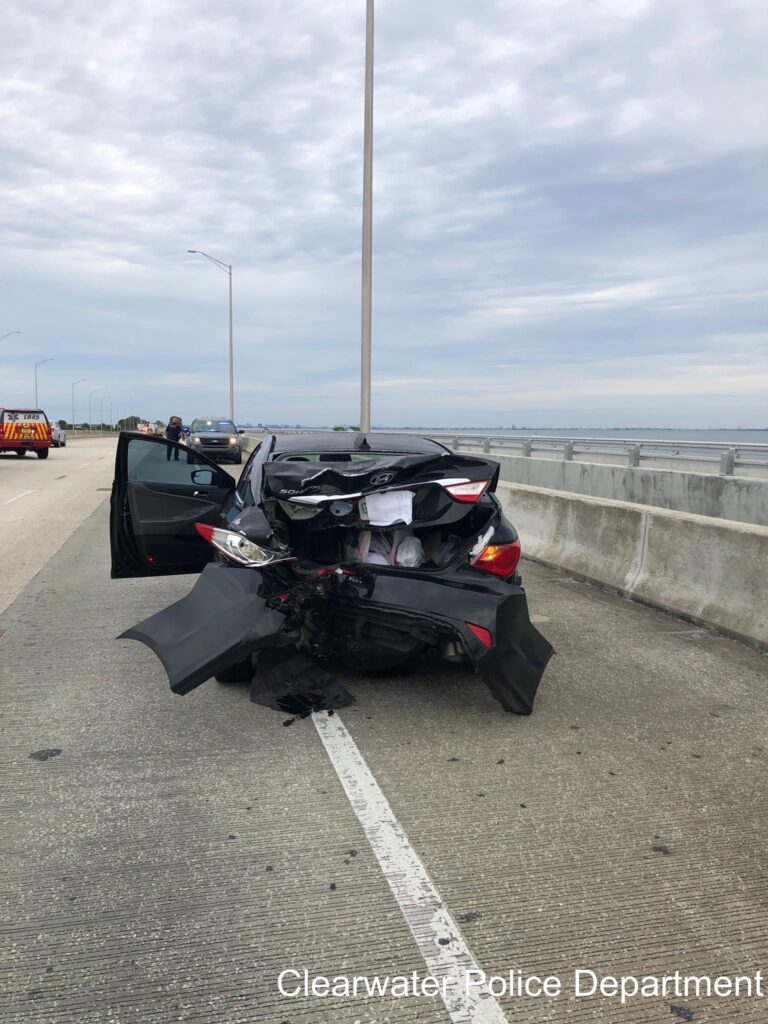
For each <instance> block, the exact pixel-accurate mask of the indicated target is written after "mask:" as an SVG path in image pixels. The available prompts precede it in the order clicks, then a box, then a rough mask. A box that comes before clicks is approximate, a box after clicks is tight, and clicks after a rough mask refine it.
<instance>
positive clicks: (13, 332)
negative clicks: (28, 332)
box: [0, 331, 21, 341]
mask: <svg viewBox="0 0 768 1024" xmlns="http://www.w3.org/2000/svg"><path fill="white" fill-rule="evenodd" d="M12 334H21V331H8V333H7V334H0V341H5V339H6V338H10V336H11V335H12Z"/></svg>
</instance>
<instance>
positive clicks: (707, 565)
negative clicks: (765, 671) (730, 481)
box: [497, 482, 768, 649]
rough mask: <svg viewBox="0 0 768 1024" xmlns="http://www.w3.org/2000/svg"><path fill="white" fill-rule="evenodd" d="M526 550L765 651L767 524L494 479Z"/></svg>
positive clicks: (767, 636)
mask: <svg viewBox="0 0 768 1024" xmlns="http://www.w3.org/2000/svg"><path fill="white" fill-rule="evenodd" d="M497 493H498V495H499V498H500V499H501V502H502V504H503V506H504V509H505V511H506V513H507V515H508V516H509V518H510V520H511V521H512V523H514V525H515V527H516V528H517V530H518V531H519V533H520V538H521V542H522V546H523V552H524V554H526V555H528V556H529V557H532V558H534V559H535V560H537V561H541V562H544V563H546V564H548V565H553V566H557V567H559V568H563V569H566V570H567V571H569V572H572V573H574V574H575V575H577V576H580V577H582V578H584V579H586V580H590V581H591V582H594V583H599V584H601V585H603V586H606V587H608V588H610V589H611V590H614V591H616V592H618V593H620V594H623V595H624V596H625V597H628V598H631V599H633V600H637V601H641V602H643V603H644V604H649V605H653V606H654V607H657V608H662V609H664V610H665V611H668V612H672V613H673V614H675V615H679V616H681V617H683V618H685V619H689V620H690V621H691V622H695V623H697V624H699V625H702V626H705V627H708V628H713V629H716V630H718V631H720V632H723V633H726V634H728V635H730V636H734V637H737V638H738V639H741V640H746V641H747V642H748V643H751V644H753V645H756V646H758V647H760V648H762V649H768V527H764V526H754V525H747V524H745V523H737V522H733V521H730V520H720V519H713V518H710V517H707V516H698V515H690V514H687V513H684V512H676V511H670V510H666V509H657V508H652V507H650V506H648V505H639V504H633V503H630V502H620V501H609V500H607V499H602V498H590V497H585V496H583V495H580V494H574V493H569V492H565V491H553V490H547V489H545V488H541V487H528V486H525V485H522V484H510V483H506V482H500V483H499V486H498V492H497Z"/></svg>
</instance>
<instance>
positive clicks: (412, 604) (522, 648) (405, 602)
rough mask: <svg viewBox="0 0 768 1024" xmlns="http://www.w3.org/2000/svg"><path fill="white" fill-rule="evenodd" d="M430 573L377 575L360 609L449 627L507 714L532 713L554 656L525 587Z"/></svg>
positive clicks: (359, 602)
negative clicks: (477, 630) (483, 633)
mask: <svg viewBox="0 0 768 1024" xmlns="http://www.w3.org/2000/svg"><path fill="white" fill-rule="evenodd" d="M425 575H426V574H424V573H420V574H413V575H407V574H406V573H404V572H403V571H402V570H394V571H392V572H389V573H387V574H386V575H385V574H384V573H380V574H379V573H377V574H376V575H374V576H373V587H372V589H370V591H369V597H368V598H362V599H358V600H357V601H356V605H357V607H358V609H359V610H360V611H364V610H365V608H366V607H368V608H369V609H370V610H371V611H372V612H373V611H376V610H382V611H383V610H384V609H387V610H389V611H390V612H391V613H392V614H393V615H397V616H398V617H399V616H403V615H405V616H408V617H411V618H413V620H414V621H423V622H425V621H431V622H433V623H434V624H436V625H438V626H448V627H450V628H451V630H452V631H453V632H454V633H457V634H458V635H459V636H460V637H461V639H462V640H463V642H464V646H465V648H466V650H467V652H468V654H469V656H470V658H471V659H472V663H473V665H474V667H475V668H476V669H477V670H478V671H479V673H480V675H481V676H482V677H483V679H484V680H485V682H486V683H487V685H488V687H489V689H490V691H491V693H492V694H493V696H494V697H495V698H496V699H497V700H498V701H499V703H500V704H501V705H502V707H503V708H504V710H505V711H511V712H513V713H514V714H517V715H529V714H530V713H531V711H532V710H533V702H534V699H535V697H536V691H537V689H538V687H539V683H540V682H541V677H542V676H543V674H544V670H545V669H546V667H547V664H548V662H549V659H550V658H551V657H552V655H553V654H554V653H555V652H554V648H553V647H552V646H551V645H550V644H549V642H548V641H547V640H546V639H545V638H544V637H543V636H542V635H541V633H539V631H538V630H537V629H536V627H535V626H534V625H533V624H532V623H531V620H530V618H529V615H528V599H527V597H526V594H525V591H524V590H523V588H522V587H516V586H512V585H510V584H509V583H506V582H505V581H503V580H499V579H497V578H495V577H487V578H484V577H483V576H480V575H479V574H478V573H476V572H473V571H471V570H469V571H464V570H459V571H457V572H454V573H451V574H448V575H444V576H442V577H441V578H439V579H438V578H434V577H433V578H432V579H429V578H425ZM343 589H344V588H343V587H342V588H341V593H342V594H343ZM340 596H341V595H340ZM342 600H343V598H342ZM468 623H472V624H473V625H475V626H481V627H482V628H483V629H485V630H487V631H488V632H489V633H490V634H491V637H492V638H493V646H492V647H491V648H490V649H489V648H487V647H485V646H484V645H483V644H482V643H481V642H480V641H479V640H478V638H477V637H476V636H475V635H474V634H473V633H472V631H471V630H470V629H469V626H468Z"/></svg>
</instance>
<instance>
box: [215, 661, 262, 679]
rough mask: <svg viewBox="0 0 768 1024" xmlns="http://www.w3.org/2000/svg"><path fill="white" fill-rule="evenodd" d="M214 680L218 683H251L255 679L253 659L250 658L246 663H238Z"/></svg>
mask: <svg viewBox="0 0 768 1024" xmlns="http://www.w3.org/2000/svg"><path fill="white" fill-rule="evenodd" d="M213 678H214V679H215V680H216V682H217V683H249V682H250V681H251V679H252V678H253V659H252V658H251V657H250V656H249V657H248V658H246V659H245V660H244V661H236V662H235V664H234V665H230V666H229V668H225V669H222V671H221V672H217V673H216V675H215V676H214V677H213Z"/></svg>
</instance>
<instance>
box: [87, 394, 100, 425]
mask: <svg viewBox="0 0 768 1024" xmlns="http://www.w3.org/2000/svg"><path fill="white" fill-rule="evenodd" d="M98 390H99V389H98V388H94V389H93V391H89V392H88V430H89V431H91V430H92V429H93V417H92V416H91V395H95V394H96V392H97V391H98Z"/></svg>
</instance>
